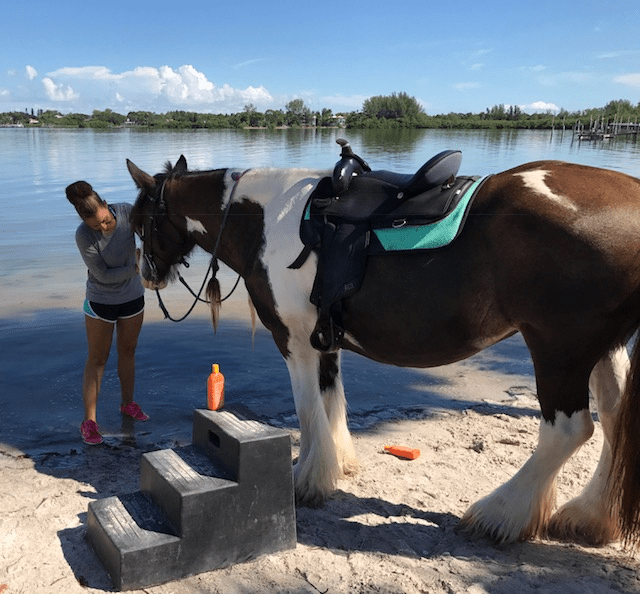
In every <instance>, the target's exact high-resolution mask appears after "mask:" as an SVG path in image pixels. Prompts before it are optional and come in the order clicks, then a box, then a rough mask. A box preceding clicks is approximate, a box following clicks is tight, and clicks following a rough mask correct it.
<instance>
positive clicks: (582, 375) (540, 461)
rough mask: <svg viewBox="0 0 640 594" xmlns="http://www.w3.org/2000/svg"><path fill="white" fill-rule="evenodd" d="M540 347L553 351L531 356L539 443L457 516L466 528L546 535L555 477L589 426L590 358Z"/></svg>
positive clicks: (504, 536)
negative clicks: (511, 473)
mask: <svg viewBox="0 0 640 594" xmlns="http://www.w3.org/2000/svg"><path fill="white" fill-rule="evenodd" d="M528 342H529V341H528ZM529 346H530V348H531V343H530V342H529ZM541 351H542V352H549V353H554V354H553V355H550V356H548V357H546V358H544V357H539V358H538V360H536V357H535V356H534V357H533V358H534V364H535V367H536V380H537V384H538V398H539V400H540V403H541V407H542V412H543V419H542V422H541V424H540V433H539V439H538V446H537V448H536V450H535V451H534V453H533V454H532V456H531V457H530V458H529V460H527V462H526V463H525V464H524V466H523V467H522V468H521V469H520V470H519V471H518V472H517V473H516V474H515V475H514V476H513V477H512V478H511V479H510V480H509V481H507V482H506V483H505V484H503V485H502V486H500V487H499V488H497V489H496V490H495V491H493V492H492V493H490V494H489V495H488V496H486V497H485V498H483V499H481V500H480V501H478V502H476V503H475V504H473V505H472V506H471V507H470V508H469V509H468V510H467V512H466V513H465V514H464V516H463V518H462V520H461V524H462V527H463V528H464V529H466V530H467V531H469V532H472V533H477V534H484V535H487V536H489V537H491V538H493V539H494V540H496V541H497V542H501V543H503V542H513V541H516V540H526V539H530V538H534V537H537V536H544V535H546V530H547V526H548V522H549V519H550V518H551V513H552V510H553V507H554V505H555V494H556V489H555V478H556V476H557V474H558V472H559V470H560V469H561V468H562V465H563V464H564V463H565V462H566V461H567V460H568V459H569V458H570V457H571V455H572V454H573V453H574V452H575V451H576V450H577V449H578V448H579V447H580V446H581V445H582V444H583V443H585V442H586V441H587V439H589V437H590V436H591V434H592V432H593V421H592V420H591V414H590V412H589V409H588V404H589V388H588V384H589V373H590V371H591V367H592V366H593V364H591V365H589V364H588V362H587V360H586V359H585V360H581V359H579V358H578V359H577V358H575V357H561V356H558V355H559V351H558V350H557V349H556V350H552V349H541V350H538V352H541ZM560 354H561V353H560ZM532 355H533V349H532ZM561 403H564V405H563V408H561V406H560V404H561ZM563 410H564V411H566V412H563Z"/></svg>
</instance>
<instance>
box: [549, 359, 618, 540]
mask: <svg viewBox="0 0 640 594" xmlns="http://www.w3.org/2000/svg"><path fill="white" fill-rule="evenodd" d="M628 371H629V354H628V352H627V348H626V347H625V346H621V347H619V348H618V349H616V350H614V351H612V352H610V353H609V354H608V355H606V356H605V357H603V358H602V359H601V360H600V361H599V362H598V364H597V365H596V366H595V368H594V369H593V372H592V373H591V378H590V380H589V389H590V391H591V393H592V394H593V395H594V397H595V400H596V403H597V407H598V416H599V419H600V422H601V424H602V430H603V434H604V442H603V444H602V453H601V454H600V460H599V461H598V466H597V467H596V470H595V472H594V474H593V477H592V478H591V481H590V482H589V483H588V484H587V486H586V487H585V488H584V490H583V491H582V493H580V495H578V497H576V498H575V499H572V500H571V501H569V502H567V503H566V504H565V505H563V506H562V507H561V508H560V509H559V510H558V512H557V513H556V514H555V515H554V516H553V517H552V518H551V522H550V524H549V535H550V536H551V537H552V538H556V539H558V540H563V541H578V542H583V543H586V544H589V545H592V546H597V545H603V544H606V543H608V542H612V541H615V540H618V539H619V537H620V531H619V528H618V521H617V518H616V517H614V516H613V514H612V509H613V506H612V505H611V504H610V502H609V492H608V489H607V477H608V476H609V470H610V468H611V460H612V459H611V444H612V442H613V428H614V425H615V412H616V406H617V404H618V402H619V400H620V396H621V394H622V392H623V390H624V387H625V383H626V379H627V373H628Z"/></svg>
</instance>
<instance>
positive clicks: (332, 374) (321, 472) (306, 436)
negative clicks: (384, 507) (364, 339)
mask: <svg viewBox="0 0 640 594" xmlns="http://www.w3.org/2000/svg"><path fill="white" fill-rule="evenodd" d="M289 353H290V354H289V356H288V357H286V358H285V360H286V363H287V367H288V369H289V375H290V377H291V387H292V389H293V398H294V402H295V406H296V413H297V415H298V421H299V423H300V453H299V455H298V461H297V463H296V464H295V466H294V478H295V488H296V499H297V501H298V502H299V503H301V504H305V505H312V506H313V505H319V504H321V503H322V502H323V500H324V499H326V497H328V496H329V495H330V494H331V493H332V492H333V491H334V489H335V488H336V484H337V481H338V479H340V478H342V477H343V476H344V475H345V474H350V473H351V472H352V471H353V470H354V469H355V468H356V466H357V463H356V456H355V451H354V448H353V443H352V440H351V435H350V433H349V429H348V427H347V417H346V402H345V396H344V387H343V384H342V378H341V376H340V358H339V355H337V354H330V355H329V354H321V353H320V352H318V351H316V350H315V349H314V348H313V347H312V346H311V344H310V342H309V334H308V333H306V332H301V333H300V334H299V335H296V334H295V333H292V334H291V336H290V339H289Z"/></svg>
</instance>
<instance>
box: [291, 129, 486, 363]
mask: <svg viewBox="0 0 640 594" xmlns="http://www.w3.org/2000/svg"><path fill="white" fill-rule="evenodd" d="M337 142H338V144H340V145H341V147H342V151H341V155H340V157H341V158H340V160H339V161H338V162H337V164H336V166H335V167H334V170H333V174H332V176H331V177H325V178H323V179H321V180H320V182H319V183H318V185H317V187H316V189H315V190H314V191H313V193H312V194H311V196H310V197H309V200H308V202H307V205H306V207H305V209H304V214H303V217H302V221H301V223H300V238H301V240H302V243H303V244H304V246H305V247H304V249H303V250H302V252H301V254H300V255H299V256H298V258H297V259H296V260H295V262H293V264H291V265H290V266H289V268H294V269H296V268H300V267H301V266H302V265H303V264H304V262H305V261H306V259H307V258H308V256H309V254H310V253H311V252H312V251H313V252H315V253H316V254H317V255H318V268H317V272H316V277H315V281H314V284H313V289H312V291H311V296H310V300H311V303H313V304H314V305H315V306H316V307H318V308H319V317H318V321H317V323H316V327H315V329H314V331H313V333H312V335H311V344H312V345H313V347H314V348H316V349H318V350H320V351H323V352H329V351H334V350H337V349H338V348H340V342H341V340H342V338H343V336H344V330H343V328H342V303H343V300H344V299H346V298H347V297H350V296H351V295H353V294H354V293H355V292H357V291H358V289H359V288H360V286H361V284H362V280H363V278H364V275H365V272H366V264H367V260H368V258H369V257H370V256H376V255H382V254H386V253H390V252H393V253H396V254H397V253H399V252H400V253H401V252H407V251H413V250H415V249H434V248H436V247H443V246H444V245H447V244H448V243H450V242H451V241H453V239H454V238H455V237H457V235H458V234H459V232H460V228H461V226H462V224H463V222H464V220H465V219H466V214H467V213H468V210H469V208H470V206H471V203H472V201H473V197H475V195H476V193H477V189H478V188H479V186H480V184H481V182H482V181H483V180H480V179H479V178H478V177H477V176H476V177H456V175H457V173H458V169H459V167H460V163H461V161H462V153H461V152H460V151H453V150H448V151H443V152H441V153H439V154H437V155H436V156H434V157H433V158H431V159H429V160H428V161H427V162H426V163H425V164H424V165H423V166H422V167H420V169H418V171H417V172H416V173H415V174H413V175H411V174H401V173H394V172H391V171H384V170H381V171H372V170H371V168H370V167H369V165H368V164H367V163H366V161H364V160H363V159H362V158H361V157H359V156H358V155H355V154H354V153H353V151H352V149H351V147H350V146H349V143H348V142H347V141H346V140H342V139H338V140H337ZM452 221H453V223H452Z"/></svg>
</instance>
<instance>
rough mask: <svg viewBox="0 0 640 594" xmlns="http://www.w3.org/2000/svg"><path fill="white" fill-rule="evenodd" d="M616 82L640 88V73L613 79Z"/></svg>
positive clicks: (622, 75)
mask: <svg viewBox="0 0 640 594" xmlns="http://www.w3.org/2000/svg"><path fill="white" fill-rule="evenodd" d="M613 80H614V81H615V82H617V83H620V84H623V85H627V86H629V87H634V88H640V73H635V74H621V75H620V76H616V77H615V78H614V79H613Z"/></svg>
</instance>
